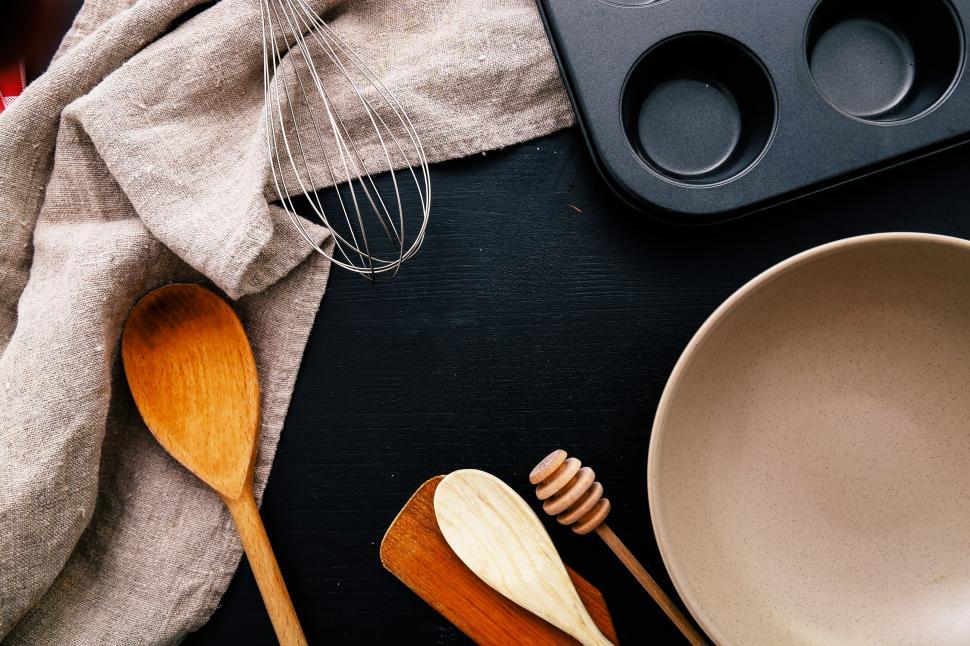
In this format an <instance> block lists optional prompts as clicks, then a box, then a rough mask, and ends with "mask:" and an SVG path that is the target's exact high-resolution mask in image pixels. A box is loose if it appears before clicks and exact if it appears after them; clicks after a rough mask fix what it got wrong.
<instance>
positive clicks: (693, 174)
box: [622, 33, 776, 185]
mask: <svg viewBox="0 0 970 646" xmlns="http://www.w3.org/2000/svg"><path fill="white" fill-rule="evenodd" d="M622 103H623V122H624V129H625V131H626V135H627V137H628V139H629V140H630V144H631V145H632V146H633V148H634V150H636V152H637V154H639V155H640V157H641V158H642V159H643V161H644V162H645V163H646V164H647V165H648V166H649V167H650V168H651V169H652V170H653V171H654V172H655V173H657V174H658V175H660V176H662V177H664V178H666V179H668V180H672V181H674V182H679V183H684V184H694V185H704V184H717V183H719V182H724V181H727V180H730V179H731V178H733V177H736V176H738V175H740V174H741V173H743V172H744V171H745V170H746V169H747V168H749V167H750V166H751V165H752V164H754V163H755V162H756V161H757V160H758V159H759V157H760V156H761V154H762V153H763V152H764V150H765V148H766V147H767V145H768V143H769V141H770V139H771V135H772V132H773V130H774V124H775V114H776V106H775V94H774V89H773V87H772V83H771V80H770V79H769V77H768V74H767V72H766V71H765V69H764V67H763V66H762V65H761V63H760V62H759V61H758V60H757V59H756V58H755V57H754V55H753V54H752V53H751V52H750V51H748V50H747V49H746V48H745V47H744V46H743V45H741V44H740V43H738V42H737V41H734V40H731V39H729V38H726V37H723V36H719V35H716V34H712V33H690V34H683V35H678V36H675V37H673V38H670V39H667V40H664V41H662V42H660V43H658V44H657V45H656V46H654V47H653V48H651V49H650V50H649V51H647V52H646V54H644V55H643V57H642V58H641V59H640V60H639V61H638V62H637V63H636V65H635V66H634V68H633V70H632V72H631V73H630V76H629V78H628V80H627V83H626V88H625V90H624V92H623V99H622Z"/></svg>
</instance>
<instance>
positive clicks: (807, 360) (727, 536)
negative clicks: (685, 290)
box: [647, 233, 970, 646]
mask: <svg viewBox="0 0 970 646" xmlns="http://www.w3.org/2000/svg"><path fill="white" fill-rule="evenodd" d="M647 477H648V484H649V492H650V509H651V516H652V520H653V527H654V531H655V532H656V535H657V542H658V543H659V545H660V551H661V553H662V555H663V559H664V563H665V564H666V566H667V569H668V570H669V572H670V576H671V578H672V579H673V582H674V585H675V586H676V587H677V590H678V591H679V592H680V595H681V597H682V598H683V599H684V602H685V603H686V604H687V607H688V608H689V609H690V611H691V613H692V614H693V615H694V617H695V618H696V619H697V621H698V622H699V623H700V625H701V626H702V627H703V629H704V630H705V631H706V632H707V634H708V635H709V636H710V637H711V638H712V639H713V640H715V641H716V642H717V643H718V644H722V645H727V644H737V645H744V646H750V645H756V644H771V645H773V646H774V645H778V644H851V645H852V646H860V645H864V644H880V645H882V644H960V645H966V644H970V242H967V241H965V240H958V239H955V238H948V237H943V236H934V235H925V234H916V233H889V234H879V235H872V236H863V237H858V238H850V239H848V240H842V241H839V242H835V243H832V244H828V245H824V246H822V247H818V248H816V249H812V250H811V251H807V252H805V253H803V254H800V255H798V256H795V257H794V258H791V259H789V260H787V261H785V262H783V263H781V264H779V265H777V266H775V267H773V268H772V269H770V270H768V271H766V272H765V273H763V274H761V275H760V276H758V277H757V278H755V279H754V280H752V281H751V282H750V283H748V284H747V285H745V286H744V287H743V288H741V289H740V290H739V291H738V292H737V293H736V294H734V295H733V296H732V297H731V298H729V299H728V300H727V301H726V302H725V303H724V304H723V305H722V306H721V307H720V308H719V309H718V310H717V311H716V312H715V313H714V314H713V315H712V316H711V317H710V318H709V319H708V321H707V322H706V323H705V324H704V325H703V327H701V329H700V330H699V331H698V332H697V334H696V335H695V336H694V338H693V340H692V341H691V342H690V344H689V345H688V346H687V349H686V351H685V352H684V354H683V356H682V357H681V358H680V361H679V362H678V363H677V366H676V367H675V368H674V371H673V374H672V375H671V377H670V380H669V382H668V383H667V387H666V390H665V391H664V394H663V398H662V399H661V402H660V407H659V410H658V412H657V417H656V420H655V422H654V426H653V435H652V437H651V440H650V457H649V462H648V474H647Z"/></svg>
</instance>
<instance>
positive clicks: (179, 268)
mask: <svg viewBox="0 0 970 646" xmlns="http://www.w3.org/2000/svg"><path fill="white" fill-rule="evenodd" d="M315 4H316V5H317V8H318V9H319V10H320V11H321V13H322V14H323V15H324V16H325V18H327V19H328V20H330V21H331V24H332V25H333V26H334V27H335V28H336V29H337V30H338V31H339V32H340V33H341V34H342V35H343V36H345V37H346V38H347V39H348V40H350V41H351V42H352V43H355V44H356V45H357V46H358V48H359V49H360V52H361V55H362V57H363V58H364V59H365V60H367V61H370V62H372V64H373V65H374V66H375V68H376V69H377V70H378V71H379V73H380V75H381V77H382V79H383V81H384V82H385V83H386V84H387V85H388V86H389V87H391V88H393V89H394V90H395V91H396V93H397V94H398V96H399V98H400V99H401V100H402V102H403V103H404V105H406V106H408V107H409V109H410V111H411V113H412V117H413V118H414V121H415V126H416V127H417V129H418V131H419V132H421V133H422V134H423V137H424V143H425V148H426V149H427V152H428V154H429V157H430V158H431V159H432V160H441V159H446V158H451V157H459V156H462V155H467V154H470V153H474V152H478V151H481V150H486V149H490V148H496V147H501V146H504V145H507V144H510V143H514V142H517V141H522V140H525V139H529V138H532V137H536V136H539V135H542V134H546V133H548V132H551V131H553V130H556V129H558V128H560V127H563V126H566V125H568V124H570V123H571V121H572V116H571V111H570V109H569V106H568V104H567V101H566V99H565V96H564V93H563V91H562V87H561V84H560V81H559V78H558V75H557V72H556V69H555V65H554V63H553V60H552V57H551V55H550V52H549V48H548V43H547V41H546V37H545V35H544V33H543V31H542V26H541V24H540V21H539V19H538V16H537V14H536V10H535V8H534V5H533V0H505V1H489V2H477V1H476V2H469V1H468V0H433V1H431V0H387V1H366V0H357V1H350V0H348V1H346V2H338V1H335V0H320V1H319V2H316V3H315ZM261 56H262V54H261V35H260V31H259V27H258V4H257V0H221V1H220V2H217V3H210V4H203V3H201V2H200V0H89V1H88V2H86V3H85V4H84V7H83V9H82V11H81V13H80V15H79V16H78V18H77V21H76V23H75V25H74V27H73V28H72V30H71V32H70V33H69V34H68V36H67V38H66V39H65V42H64V44H63V45H62V47H61V51H60V52H59V54H58V57H57V59H56V60H55V62H54V63H53V64H52V65H51V67H50V69H49V70H48V72H47V73H46V74H45V75H44V76H43V77H41V78H40V79H39V80H37V81H36V82H35V83H34V84H33V85H31V86H30V87H29V88H28V90H27V91H26V92H25V93H24V95H23V96H22V97H21V98H20V99H19V100H18V101H17V102H16V103H15V104H14V105H13V107H12V108H11V109H9V110H8V111H6V112H4V113H3V114H2V115H0V227H2V233H0V352H2V354H0V397H2V400H0V401H2V402H3V406H2V407H0V638H5V643H10V644H44V645H47V644H81V645H83V644H98V645H103V644H126V645H127V644H159V643H171V642H178V641H179V640H181V639H182V638H183V637H184V636H185V635H186V633H188V632H190V631H192V630H195V629H197V628H198V627H199V626H201V625H202V624H203V623H205V621H206V620H207V619H208V617H209V616H210V615H211V614H212V612H213V611H214V610H215V609H216V607H217V605H218V603H219V599H220V597H221V595H222V594H223V592H224V590H225V588H226V586H227V585H228V583H229V580H230V578H231V576H232V574H233V572H234V570H235V569H236V566H237V564H238V561H239V558H240V555H241V549H240V546H239V543H238V541H237V539H236V536H235V533H234V531H233V528H232V525H231V520H230V518H229V516H228V514H227V513H226V511H225V510H224V508H223V505H222V504H221V502H220V501H219V499H218V498H217V496H216V495H215V494H213V493H211V492H210V491H209V490H207V489H206V488H205V487H204V486H203V485H202V484H201V483H200V482H198V481H196V480H195V479H194V477H192V476H191V475H190V474H189V473H188V472H186V471H185V470H184V469H182V468H181V467H180V466H179V465H178V464H176V463H175V462H174V461H173V460H171V459H170V458H168V457H167V455H166V454H165V453H164V452H163V451H162V450H161V448H160V447H159V446H158V445H157V444H156V442H155V440H154V439H153V438H152V437H151V435H150V434H149V433H148V432H147V430H146V429H145V428H144V426H143V425H142V422H141V420H140V418H139V416H138V414H137V412H136V411H135V409H134V406H133V404H132V401H131V396H130V394H129V392H128V389H127V386H126V385H125V382H124V378H123V375H122V374H121V370H120V365H119V361H118V339H119V333H120V329H121V326H122V324H123V322H124V319H125V316H126V315H127V312H128V310H129V308H130V307H131V306H132V305H133V304H134V302H135V301H136V300H137V299H138V297H139V296H141V295H142V294H144V293H145V292H146V291H148V290H150V289H152V288H155V287H157V286H159V285H161V284H164V283H168V282H173V281H205V282H210V283H212V284H214V285H216V286H217V287H219V288H220V289H221V290H223V291H224V292H225V294H227V295H228V297H229V298H231V299H233V300H234V301H235V305H236V307H237V309H238V310H239V311H240V313H241V315H242V317H243V320H244V322H245V325H246V328H247V330H248V332H249V335H250V337H251V339H252V342H253V346H254V350H255V353H256V359H257V363H258V365H259V369H260V375H261V381H262V386H263V402H262V403H263V419H262V429H261V443H260V449H259V460H258V464H257V470H256V489H257V492H262V490H263V487H264V486H265V483H266V478H267V476H268V473H269V470H270V465H271V463H272V460H273V453H274V450H275V447H276V444H277V440H278V438H279V434H280V431H281V428H282V425H283V420H284V416H285V413H286V410H287V406H288V404H289V400H290V395H291V391H292V387H293V383H294V380H295V378H296V374H297V370H298V368H299V365H300V361H301V358H302V353H303V349H304V346H305V343H306V339H307V335H308V333H309V330H310V327H311V324H312V322H313V319H314V315H315V313H316V311H317V308H318V307H319V303H320V298H321V296H322V294H323V291H324V288H325V286H326V281H327V276H328V270H329V267H328V263H327V262H326V261H325V260H324V259H323V258H322V257H321V256H319V255H317V254H311V253H308V251H307V246H306V245H305V244H304V242H303V241H302V240H300V239H299V238H298V236H297V235H295V234H294V231H293V228H292V225H291V223H290V222H289V221H288V217H287V215H286V213H285V212H284V211H283V210H282V209H281V208H280V207H278V206H276V205H274V196H273V194H272V191H271V189H270V185H271V180H270V179H269V176H268V172H267V168H268V167H267V163H266V155H265V152H264V148H263V146H264V141H265V138H264V133H263V132H262V128H263V121H262V96H263V95H262V58H261ZM317 176H318V177H319V176H323V173H317ZM315 234H316V235H317V236H318V238H319V239H320V240H323V239H324V238H325V235H324V233H323V232H322V230H319V229H317V230H315ZM428 244H434V241H433V239H432V240H429V242H428ZM405 271H406V268H405ZM391 289H393V287H392V288H391ZM308 360H311V361H319V360H321V359H320V358H319V357H311V358H309V359H308ZM321 423H322V424H325V422H321ZM320 437H321V440H320V441H321V442H325V441H326V439H325V438H326V434H325V433H321V436H320ZM374 558H375V559H376V558H377V554H376V552H375V555H374Z"/></svg>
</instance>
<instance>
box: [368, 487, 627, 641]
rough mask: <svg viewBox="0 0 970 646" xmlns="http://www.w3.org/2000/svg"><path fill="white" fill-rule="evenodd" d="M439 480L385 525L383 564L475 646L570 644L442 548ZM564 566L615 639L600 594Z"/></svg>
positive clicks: (591, 610)
mask: <svg viewBox="0 0 970 646" xmlns="http://www.w3.org/2000/svg"><path fill="white" fill-rule="evenodd" d="M442 479H444V476H437V477H435V478H432V479H430V480H428V481H427V482H425V483H424V484H423V485H421V487H420V488H419V489H418V490H417V491H416V492H415V493H414V495H413V496H411V499H410V500H408V502H407V504H406V505H405V506H404V509H402V510H401V512H400V513H399V514H398V515H397V518H395V519H394V522H393V523H392V524H391V526H390V527H389V528H388V530H387V534H385V535H384V540H383V541H382V542H381V563H382V564H383V565H384V567H385V568H387V569H388V570H389V571H390V572H391V573H392V574H394V576H396V577H397V578H398V579H400V580H401V582H403V583H404V585H406V586H407V587H409V588H410V589H411V590H413V591H414V592H415V593H416V594H417V595H418V596H419V597H421V598H422V599H424V600H425V601H426V602H427V603H428V604H429V605H430V606H431V607H432V608H434V609H435V610H437V611H438V612H440V613H441V614H442V615H444V617H445V618H446V619H448V621H450V622H451V623H453V624H454V625H455V626H456V627H457V628H458V629H459V630H461V631H462V632H463V633H465V634H466V635H468V636H469V637H470V638H471V639H472V640H473V641H475V643H477V644H480V645H481V646H506V645H507V644H518V645H521V646H539V645H542V646H545V645H562V646H567V645H573V646H574V645H575V644H576V643H577V642H576V640H574V639H573V638H572V637H570V636H569V635H567V634H566V633H564V632H562V631H561V630H559V629H558V628H555V627H554V626H552V625H551V624H549V623H546V622H545V621H543V620H542V619H539V617H537V616H535V615H534V614H532V613H530V612H528V611H527V610H525V609H524V608H522V607H521V606H519V605H517V604H515V603H513V602H512V601H510V600H509V599H507V598H505V597H504V596H502V595H501V594H500V593H498V592H497V591H495V590H494V589H492V588H491V587H490V586H489V585H488V584H486V583H485V582H484V581H482V580H481V579H480V578H478V576H476V575H475V574H474V573H473V572H472V571H471V570H469V569H468V566H466V565H465V564H464V563H462V562H461V560H460V559H459V558H458V556H456V555H455V553H454V552H453V551H452V550H451V548H450V547H448V543H446V542H445V537H444V536H443V535H442V534H441V530H440V529H439V527H438V521H437V519H436V518H435V513H434V493H435V490H436V489H437V488H438V483H440V482H441V481H442ZM566 570H567V572H568V573H569V577H570V578H571V579H572V582H573V585H575V586H576V592H578V593H579V598H580V600H581V601H582V602H583V605H584V606H586V609H587V610H589V614H590V616H591V617H592V618H593V621H595V622H596V625H597V626H599V629H600V630H601V631H602V632H603V634H604V635H606V636H607V637H609V638H610V640H612V641H613V643H614V644H616V643H618V642H617V639H616V631H615V630H614V628H613V621H612V620H611V619H610V613H609V610H608V609H607V607H606V602H605V601H604V600H603V595H601V594H600V592H599V590H597V589H596V588H594V587H593V586H592V585H590V583H589V582H587V581H586V580H585V579H583V578H582V577H581V576H579V575H578V574H576V573H575V572H573V571H572V570H570V569H569V567H568V566H567V568H566Z"/></svg>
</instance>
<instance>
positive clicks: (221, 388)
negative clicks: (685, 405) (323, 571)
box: [121, 285, 307, 646]
mask: <svg viewBox="0 0 970 646" xmlns="http://www.w3.org/2000/svg"><path fill="white" fill-rule="evenodd" d="M121 356H122V360H123V362H124V367H125V375H126V377H127V378H128V385H129V386H130V387H131V394H132V396H133V397H134V399H135V404H136V405H137V406H138V410H139V412H140V413H141V415H142V417H143V418H144V419H145V423H146V424H147V425H148V428H149V429H150V430H151V432H152V434H153V435H154V436H155V437H156V439H158V442H159V444H161V445H162V446H163V447H164V448H165V450H166V451H168V452H169V453H170V454H171V455H172V457H174V458H175V459H176V460H178V461H179V462H181V463H182V464H183V465H184V466H185V467H186V468H187V469H188V470H189V471H191V472H192V473H194V474H195V475H197V476H198V477H199V478H201V479H202V480H203V481H204V482H205V483H206V484H208V485H209V486H210V487H212V488H213V489H215V490H216V492H218V494H219V495H220V496H222V499H223V501H225V503H226V505H227V506H228V507H229V511H230V513H231V514H232V518H233V520H234V521H235V523H236V528H237V529H238V531H239V537H240V539H241V540H242V544H243V548H245V550H246V556H247V557H248V558H249V564H250V566H251V567H252V570H253V575H254V576H255V578H256V583H257V584H258V585H259V591H260V594H262V596H263V602H264V603H265V604H266V610H267V611H268V612H269V617H270V620H271V621H272V622H273V628H274V630H275V631H276V636H277V638H278V639H279V641H280V643H281V644H283V645H284V646H290V645H291V644H293V645H302V644H306V643H307V642H306V638H305V637H304V636H303V630H302V628H301V627H300V622H299V619H297V616H296V611H295V610H294V608H293V602H292V601H291V600H290V595H289V593H288V592H287V590H286V584H285V583H283V576H282V575H281V574H280V568H279V565H277V563H276V557H275V556H274V555H273V549H272V547H271V546H270V543H269V538H268V537H267V536H266V530H265V528H264V527H263V522H262V520H261V519H260V517H259V510H258V509H257V507H256V500H255V499H254V498H253V466H254V464H255V461H256V438H257V436H258V434H259V378H258V376H257V374H256V362H255V361H254V359H253V352H252V349H251V348H250V346H249V340H248V339H247V338H246V332H245V331H244V330H243V327H242V324H241V323H240V322H239V319H238V318H237V317H236V313H235V312H234V311H233V310H232V308H231V307H230V306H229V305H228V304H227V303H226V302H225V301H224V300H222V298H220V297H219V296H217V295H216V294H215V293H213V292H211V291H209V290H208V289H205V288H203V287H201V286H199V285H169V286H167V287H162V288H160V289H157V290H155V291H153V292H151V293H150V294H148V295H147V296H145V297H144V298H142V299H141V300H140V301H139V302H138V303H137V304H136V305H135V307H134V309H132V311H131V313H130V314H129V315H128V320H127V322H126V323H125V328H124V332H123V333H122V337H121Z"/></svg>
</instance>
